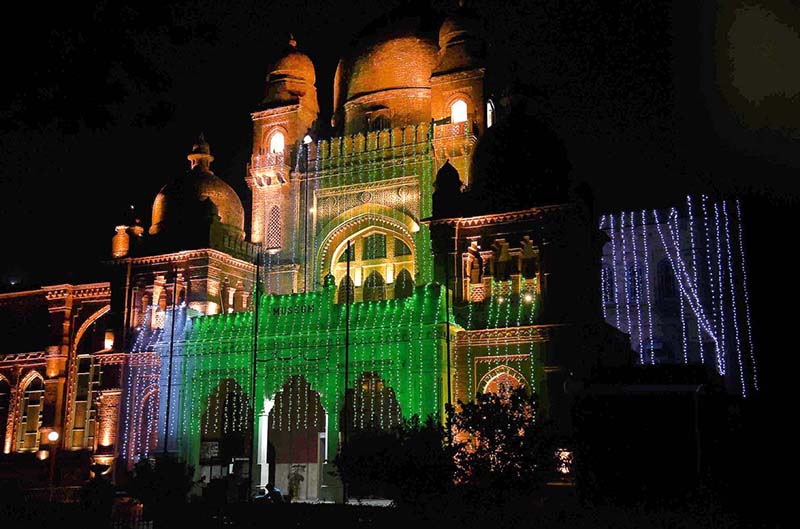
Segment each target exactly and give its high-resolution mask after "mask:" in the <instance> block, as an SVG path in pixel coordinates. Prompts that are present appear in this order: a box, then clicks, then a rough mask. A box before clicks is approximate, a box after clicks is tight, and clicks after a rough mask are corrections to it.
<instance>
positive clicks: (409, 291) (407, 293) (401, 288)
mask: <svg viewBox="0 0 800 529" xmlns="http://www.w3.org/2000/svg"><path fill="white" fill-rule="evenodd" d="M413 294H414V279H413V278H412V277H411V274H410V273H409V271H408V270H406V269H405V268H403V269H402V270H400V273H399V274H397V279H395V280H394V299H403V298H409V297H411V296H412V295H413Z"/></svg>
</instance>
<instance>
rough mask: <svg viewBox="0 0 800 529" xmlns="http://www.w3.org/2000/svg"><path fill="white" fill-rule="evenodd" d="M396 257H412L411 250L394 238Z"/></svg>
mask: <svg viewBox="0 0 800 529" xmlns="http://www.w3.org/2000/svg"><path fill="white" fill-rule="evenodd" d="M394 255H395V257H401V256H403V255H411V248H409V247H408V245H407V244H406V243H404V242H403V241H402V240H401V239H398V238H397V237H395V238H394Z"/></svg>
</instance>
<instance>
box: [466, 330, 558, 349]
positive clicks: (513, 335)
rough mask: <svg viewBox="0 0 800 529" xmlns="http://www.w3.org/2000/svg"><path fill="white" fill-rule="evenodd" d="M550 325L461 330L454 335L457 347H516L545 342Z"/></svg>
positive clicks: (548, 338)
mask: <svg viewBox="0 0 800 529" xmlns="http://www.w3.org/2000/svg"><path fill="white" fill-rule="evenodd" d="M552 328H553V326H551V325H531V326H525V327H504V328H500V329H479V330H474V331H470V330H463V331H460V332H459V333H458V334H457V335H456V345H457V346H464V347H466V346H468V345H469V346H473V347H474V346H480V345H486V346H488V345H491V346H496V345H516V344H523V343H534V342H547V341H549V340H550V338H551V336H552Z"/></svg>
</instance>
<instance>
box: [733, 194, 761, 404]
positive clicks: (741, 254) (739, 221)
mask: <svg viewBox="0 0 800 529" xmlns="http://www.w3.org/2000/svg"><path fill="white" fill-rule="evenodd" d="M736 221H737V222H736V223H737V225H738V228H739V230H738V231H739V263H740V264H741V265H742V286H743V287H744V308H745V315H746V316H747V342H748V343H749V344H750V364H751V366H752V370H753V387H755V389H756V391H758V369H757V368H756V357H755V352H754V344H753V334H752V330H751V329H752V325H751V323H750V290H749V287H748V285H747V266H746V264H745V257H744V237H742V208H741V204H740V202H739V200H737V201H736Z"/></svg>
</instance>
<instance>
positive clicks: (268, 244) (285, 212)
mask: <svg viewBox="0 0 800 529" xmlns="http://www.w3.org/2000/svg"><path fill="white" fill-rule="evenodd" d="M315 81H316V74H315V72H314V64H313V63H312V62H311V59H309V58H308V56H307V55H305V54H304V53H302V52H300V51H298V49H297V42H296V41H295V40H294V37H290V39H289V44H288V46H287V48H286V49H285V50H284V52H283V54H282V56H281V57H280V58H279V59H278V60H277V61H276V62H275V64H274V65H273V66H272V69H271V70H270V73H269V75H268V76H267V88H266V96H265V97H264V100H263V102H262V105H261V108H260V109H259V110H258V111H256V112H253V113H252V114H251V117H252V120H253V154H252V157H251V160H250V165H249V167H248V174H247V176H246V180H247V184H248V186H249V187H250V189H251V190H252V193H253V210H252V211H253V215H252V235H251V240H252V242H254V243H258V244H261V245H262V249H263V250H264V251H265V252H266V258H267V259H268V260H269V261H270V264H271V265H272V266H270V267H269V268H270V273H271V274H272V275H274V276H275V277H274V278H266V279H267V280H266V281H265V283H266V284H268V285H270V290H271V291H274V292H275V293H286V292H292V291H295V290H296V289H297V288H299V284H298V281H300V280H302V275H301V274H299V273H298V269H297V267H296V266H294V265H293V263H296V262H297V260H298V258H301V259H302V257H300V256H302V255H303V254H302V245H298V244H292V243H293V241H292V239H291V237H292V236H293V234H296V233H303V231H302V230H304V229H305V222H306V217H307V216H306V215H305V214H304V213H305V211H306V210H307V209H308V208H307V207H305V206H304V202H303V205H301V202H302V198H303V197H302V191H303V189H304V186H303V185H302V178H301V175H302V174H305V175H307V174H308V172H307V171H300V170H299V169H300V167H299V166H298V164H299V163H303V164H305V163H306V162H307V160H308V157H307V147H306V148H303V146H306V145H308V142H309V140H310V138H311V133H313V131H314V128H315V126H316V120H317V115H318V114H319V105H318V104H317V89H316V87H315V86H314V83H315ZM304 153H305V155H304ZM301 158H302V160H300V159H301ZM303 167H305V165H303ZM281 263H285V264H287V266H286V267H280V266H275V265H280V264H281ZM302 266H305V264H303V265H302ZM273 279H274V281H273Z"/></svg>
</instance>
